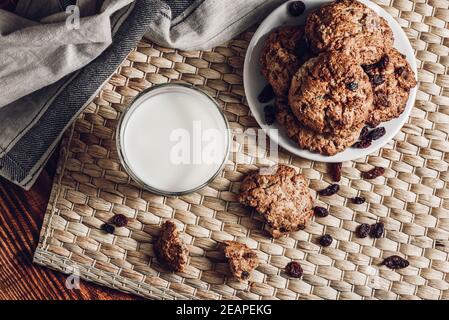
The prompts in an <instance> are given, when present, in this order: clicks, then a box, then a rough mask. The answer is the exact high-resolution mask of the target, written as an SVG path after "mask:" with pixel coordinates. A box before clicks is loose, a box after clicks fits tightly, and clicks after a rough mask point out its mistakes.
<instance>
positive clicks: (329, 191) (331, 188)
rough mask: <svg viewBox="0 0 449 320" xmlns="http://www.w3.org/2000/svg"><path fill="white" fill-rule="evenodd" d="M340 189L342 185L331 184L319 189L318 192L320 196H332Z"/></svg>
mask: <svg viewBox="0 0 449 320" xmlns="http://www.w3.org/2000/svg"><path fill="white" fill-rule="evenodd" d="M338 190H340V186H339V185H338V184H331V185H330V186H329V187H327V188H326V189H323V190H321V191H318V194H319V195H320V196H331V195H334V194H336V193H337V192H338Z"/></svg>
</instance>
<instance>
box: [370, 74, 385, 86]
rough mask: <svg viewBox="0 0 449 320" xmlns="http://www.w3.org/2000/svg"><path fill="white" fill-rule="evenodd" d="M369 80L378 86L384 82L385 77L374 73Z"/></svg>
mask: <svg viewBox="0 0 449 320" xmlns="http://www.w3.org/2000/svg"><path fill="white" fill-rule="evenodd" d="M371 82H372V83H373V84H374V85H375V86H379V85H381V84H382V83H384V82H385V78H384V77H383V76H382V75H380V74H376V75H374V76H373V78H372V79H371Z"/></svg>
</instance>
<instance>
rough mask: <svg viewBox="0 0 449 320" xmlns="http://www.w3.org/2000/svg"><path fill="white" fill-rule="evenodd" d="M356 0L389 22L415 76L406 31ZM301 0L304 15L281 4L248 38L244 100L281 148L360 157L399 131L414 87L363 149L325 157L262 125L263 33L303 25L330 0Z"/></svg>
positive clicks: (333, 159) (304, 154)
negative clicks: (401, 108) (397, 114)
mask: <svg viewBox="0 0 449 320" xmlns="http://www.w3.org/2000/svg"><path fill="white" fill-rule="evenodd" d="M359 1H360V2H362V3H364V4H366V5H367V6H368V7H370V8H372V9H373V10H374V11H376V12H377V13H378V14H379V15H380V16H382V17H383V18H385V19H386V20H387V22H388V24H389V25H390V27H391V29H392V30H393V33H394V38H395V43H394V47H395V48H396V49H398V50H399V51H400V52H401V53H403V54H405V55H406V56H407V60H408V62H409V63H410V66H411V67H412V69H413V71H414V72H415V75H417V74H418V72H417V67H416V60H415V54H414V51H413V48H412V46H411V45H410V42H409V40H408V38H407V36H406V34H405V33H404V31H403V30H402V28H401V27H400V25H399V24H398V23H397V22H396V21H395V20H394V18H393V17H392V16H390V15H389V14H388V13H387V12H386V11H385V10H383V9H382V8H381V7H379V6H378V5H376V4H374V3H372V2H371V1H369V0H359ZM303 2H304V3H305V5H306V12H304V14H302V15H301V16H300V17H299V18H298V17H292V16H290V15H289V14H288V9H287V6H288V2H287V3H285V4H283V5H281V6H280V7H279V8H277V9H276V10H274V11H273V12H272V13H271V14H270V15H269V16H268V17H267V18H266V19H265V20H264V22H263V23H262V24H261V25H260V27H259V28H258V29H257V32H256V33H255V34H254V37H253V38H252V40H251V43H250V44H249V47H248V52H247V54H246V58H245V66H244V73H243V77H244V86H245V93H246V97H247V100H248V104H249V106H250V108H251V112H252V114H253V115H254V117H255V119H256V120H257V122H258V123H259V125H260V126H261V128H262V129H264V130H265V131H266V132H267V134H268V135H269V136H270V138H271V140H272V141H274V142H275V143H278V144H279V145H280V146H281V147H283V148H284V149H286V150H288V151H290V152H291V153H293V154H295V155H298V156H300V157H303V158H306V159H310V160H315V161H321V162H343V161H349V160H354V159H358V158H361V157H364V156H366V155H368V154H370V153H373V152H375V151H377V150H379V149H380V148H382V147H383V146H384V145H385V144H387V143H388V142H389V141H390V140H391V139H393V137H394V136H395V135H396V134H397V133H398V132H399V130H401V128H402V126H403V125H404V123H405V122H406V121H407V119H408V117H409V115H410V112H411V110H412V108H413V105H414V102H415V98H416V92H417V88H416V87H415V88H413V89H412V90H411V92H410V97H409V99H408V102H407V106H406V108H405V111H404V112H403V113H402V115H401V116H400V117H399V118H396V119H394V120H391V121H388V122H384V123H382V126H383V127H385V129H386V132H387V133H386V134H385V135H384V136H383V137H382V138H381V139H379V140H376V141H373V143H372V145H371V146H370V147H369V148H366V149H355V148H348V149H346V150H345V151H343V152H340V153H338V154H336V155H334V156H325V155H321V154H319V153H314V152H310V151H308V150H304V149H301V148H299V146H298V145H297V144H296V143H295V142H294V141H292V140H291V139H289V138H288V137H287V136H286V135H285V133H284V131H283V129H282V128H279V127H278V126H277V124H276V123H275V124H273V125H271V126H268V125H266V124H265V120H264V111H263V109H264V106H265V105H267V104H262V103H260V102H259V101H258V99H257V96H258V95H259V93H260V92H261V91H262V89H263V88H264V87H265V86H266V84H267V82H266V80H265V79H264V77H263V76H262V74H261V72H260V65H259V57H260V51H261V48H262V46H263V44H264V42H265V39H266V38H267V35H268V34H269V33H270V32H271V31H272V30H273V29H276V28H277V27H279V26H281V25H303V24H304V23H305V19H306V16H307V13H308V12H309V11H310V10H313V9H316V8H318V7H320V6H322V5H323V4H326V3H329V2H330V1H329V0H303ZM269 129H279V131H278V133H279V135H273V134H271V135H270V130H269Z"/></svg>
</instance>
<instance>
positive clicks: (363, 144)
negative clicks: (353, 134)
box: [352, 139, 371, 149]
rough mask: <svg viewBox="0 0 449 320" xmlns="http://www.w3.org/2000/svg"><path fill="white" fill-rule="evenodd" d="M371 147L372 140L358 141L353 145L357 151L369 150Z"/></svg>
mask: <svg viewBox="0 0 449 320" xmlns="http://www.w3.org/2000/svg"><path fill="white" fill-rule="evenodd" d="M370 146H371V140H369V139H365V140H361V141H357V142H356V143H354V144H353V145H352V147H353V148H356V149H366V148H369V147H370Z"/></svg>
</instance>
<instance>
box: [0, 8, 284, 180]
mask: <svg viewBox="0 0 449 320" xmlns="http://www.w3.org/2000/svg"><path fill="white" fill-rule="evenodd" d="M284 1H285V0H96V1H94V0H78V1H67V0H20V1H19V4H18V6H17V9H16V12H15V13H10V12H6V11H4V10H0V92H1V93H2V94H1V95H0V175H1V176H3V177H5V178H6V179H8V180H10V181H13V182H14V183H16V184H18V185H20V186H22V187H24V188H26V189H28V188H30V187H31V186H32V184H33V182H34V181H35V179H36V178H37V176H38V174H39V172H40V171H41V170H42V168H43V166H44V164H45V162H46V160H47V159H48V157H49V155H50V154H51V152H52V150H53V149H54V148H55V146H56V145H57V143H58V141H59V139H60V137H61V135H62V133H63V132H64V130H65V129H66V128H67V127H68V126H69V125H70V123H71V122H72V121H73V120H74V119H75V118H76V116H77V115H78V114H79V113H80V112H81V111H82V110H83V109H84V108H85V107H86V106H87V104H88V103H89V102H90V100H91V99H92V98H93V97H94V96H95V94H96V93H97V91H98V90H99V88H100V87H101V86H102V84H103V83H104V82H105V81H107V80H108V78H109V77H110V76H111V75H112V73H114V71H115V70H116V68H117V67H118V66H119V65H120V63H121V62H122V61H123V60H124V59H125V58H126V56H127V55H128V53H129V52H130V51H131V50H132V49H133V48H134V47H135V46H136V44H137V42H138V41H139V40H140V39H141V38H142V37H144V36H145V37H147V38H148V39H150V40H152V41H154V42H156V43H158V44H160V45H163V46H170V47H175V48H179V49H183V50H191V49H206V48H210V47H213V46H215V45H218V44H220V43H223V42H225V41H227V40H229V39H231V38H233V37H235V36H236V35H237V34H238V33H240V32H242V31H243V30H244V29H246V28H248V27H249V26H250V25H252V24H254V23H256V22H257V21H259V20H260V19H261V18H263V17H264V16H266V15H267V14H268V13H269V12H270V11H271V10H273V8H275V7H276V6H278V5H279V4H280V3H282V2H284ZM74 4H75V5H76V7H73V6H72V5H74ZM78 9H79V12H80V20H79V25H77V24H70V23H69V24H67V21H69V22H73V21H75V20H73V17H74V16H73V13H74V12H75V11H76V10H78ZM73 25H76V26H77V27H76V28H73Z"/></svg>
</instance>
